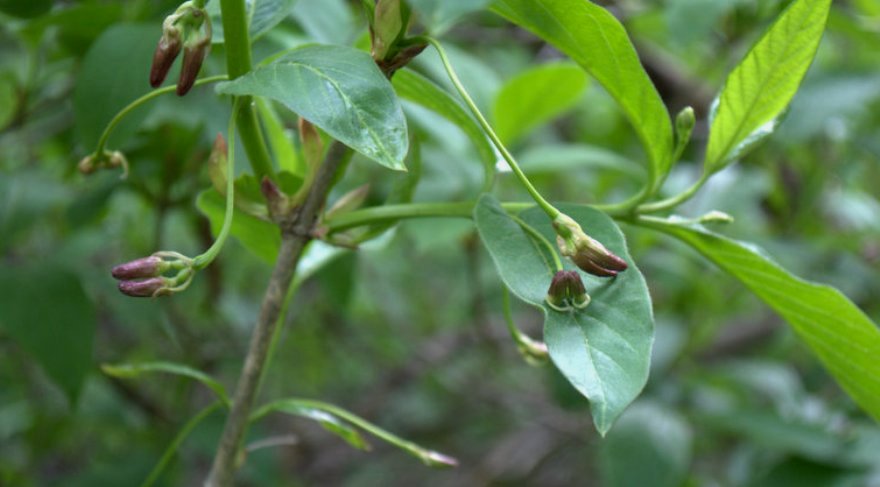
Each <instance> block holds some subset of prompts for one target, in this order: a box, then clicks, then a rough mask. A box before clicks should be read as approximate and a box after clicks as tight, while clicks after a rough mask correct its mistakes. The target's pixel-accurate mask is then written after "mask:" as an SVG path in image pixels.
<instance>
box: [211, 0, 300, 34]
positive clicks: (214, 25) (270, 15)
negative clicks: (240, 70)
mask: <svg viewBox="0 0 880 487" xmlns="http://www.w3.org/2000/svg"><path fill="white" fill-rule="evenodd" d="M295 3H296V0H249V1H248V2H247V5H248V14H249V15H250V19H249V20H248V33H249V34H250V38H251V41H253V40H255V39H257V38H259V37H260V36H262V35H263V34H265V33H266V32H269V30H271V29H272V27H275V26H276V25H278V24H279V23H280V22H281V21H282V20H284V19H285V18H286V17H287V16H288V15H290V12H291V10H293V5H294V4H295ZM207 10H208V15H210V16H211V29H212V31H213V32H212V36H211V42H213V43H215V44H217V43H223V42H224V37H223V21H222V18H221V15H220V0H212V1H211V2H210V3H208V7H207Z"/></svg>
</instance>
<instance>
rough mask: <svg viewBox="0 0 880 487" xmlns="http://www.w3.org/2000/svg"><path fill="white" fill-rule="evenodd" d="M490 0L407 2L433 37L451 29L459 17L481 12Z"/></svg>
mask: <svg viewBox="0 0 880 487" xmlns="http://www.w3.org/2000/svg"><path fill="white" fill-rule="evenodd" d="M490 1H491V0H409V2H410V4H412V6H413V8H414V9H416V12H418V14H419V20H420V21H421V23H422V24H424V25H427V26H429V27H430V28H431V32H433V33H434V34H435V35H436V34H438V33H440V32H443V31H445V30H446V29H448V28H449V27H452V25H453V24H455V22H456V21H457V20H458V19H460V18H461V17H463V16H465V15H467V14H469V13H471V12H476V11H478V10H482V9H483V8H485V7H486V5H488V4H489V2H490Z"/></svg>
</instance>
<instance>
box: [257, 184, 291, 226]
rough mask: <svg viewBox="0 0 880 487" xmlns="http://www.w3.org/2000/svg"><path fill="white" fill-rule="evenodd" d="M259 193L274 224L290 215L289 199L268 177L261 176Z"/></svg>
mask: <svg viewBox="0 0 880 487" xmlns="http://www.w3.org/2000/svg"><path fill="white" fill-rule="evenodd" d="M260 192H261V193H263V197H264V198H266V207H267V208H268V209H269V216H270V217H271V218H272V220H273V221H275V222H280V221H281V220H283V219H284V217H286V216H289V213H290V208H291V206H292V205H291V204H290V198H288V197H287V195H286V194H284V193H283V192H282V191H281V189H280V188H279V187H278V185H277V184H275V181H272V180H271V179H270V178H269V176H263V179H262V180H261V181H260Z"/></svg>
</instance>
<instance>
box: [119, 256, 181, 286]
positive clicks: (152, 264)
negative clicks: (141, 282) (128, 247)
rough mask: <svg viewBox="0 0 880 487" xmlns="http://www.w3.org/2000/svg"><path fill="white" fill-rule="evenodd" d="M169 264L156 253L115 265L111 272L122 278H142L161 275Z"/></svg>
mask: <svg viewBox="0 0 880 487" xmlns="http://www.w3.org/2000/svg"><path fill="white" fill-rule="evenodd" d="M168 268H169V265H168V263H166V262H165V261H164V260H162V258H160V257H157V256H155V255H151V256H149V257H141V258H140V259H135V260H133V261H131V262H126V263H125V264H119V265H118V266H116V267H114V268H113V269H112V270H111V271H110V273H111V274H113V277H115V278H116V279H120V280H131V279H141V278H145V277H158V276H161V275H162V274H163V273H164V272H165V271H166V270H168Z"/></svg>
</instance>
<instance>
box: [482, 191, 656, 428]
mask: <svg viewBox="0 0 880 487" xmlns="http://www.w3.org/2000/svg"><path fill="white" fill-rule="evenodd" d="M559 209H560V210H561V211H563V212H565V213H566V214H568V215H569V216H570V217H572V218H574V219H575V220H576V221H577V222H578V223H580V224H581V225H582V226H583V228H585V229H588V231H589V233H590V235H591V236H593V237H594V238H596V239H598V240H599V241H600V242H602V243H603V244H604V245H605V246H606V247H608V248H609V249H610V250H611V251H613V252H614V253H616V254H617V255H619V256H621V257H622V258H623V259H625V260H626V261H627V262H628V263H629V265H630V267H629V269H628V270H627V271H626V272H623V273H621V274H620V275H619V276H618V277H617V278H615V279H602V278H598V277H595V276H591V275H588V274H584V273H582V272H580V271H578V273H579V274H580V276H581V279H582V280H583V281H584V285H585V286H586V288H587V292H588V293H589V294H590V296H591V297H592V301H591V302H590V305H589V306H588V307H587V308H586V309H584V310H572V311H569V312H565V313H561V312H558V311H555V310H553V309H552V308H550V307H549V306H547V305H546V303H545V302H544V297H545V296H546V294H547V288H548V287H549V286H550V280H551V278H552V277H553V275H554V274H555V272H556V270H555V268H554V267H553V265H552V264H551V261H549V260H548V259H547V256H546V255H545V253H544V252H545V250H544V249H543V248H542V247H541V246H539V244H537V243H536V242H535V241H534V240H533V239H532V237H530V236H529V235H528V234H527V233H526V232H525V231H523V229H522V228H521V227H520V226H519V224H518V223H517V222H516V221H514V220H513V219H511V218H510V217H509V216H508V215H507V213H505V212H504V210H503V209H502V208H501V206H500V205H499V204H498V202H497V201H496V200H495V199H494V198H493V197H491V196H488V195H484V196H483V197H482V198H480V201H479V202H478V203H477V206H476V208H475V209H474V221H475V222H476V225H477V229H478V230H479V233H480V237H481V238H482V240H483V243H484V244H485V245H486V248H487V249H488V250H489V253H490V254H491V255H492V259H493V260H494V262H495V267H496V268H497V269H498V273H499V274H500V275H501V279H502V280H503V281H504V283H505V284H506V285H507V287H508V288H510V290H511V291H512V292H513V293H514V294H516V295H517V296H518V297H519V298H520V299H522V300H523V301H525V302H527V303H529V304H532V305H534V306H536V307H538V308H541V310H543V311H544V316H545V321H544V341H545V342H546V343H547V347H548V349H549V351H550V357H551V358H552V359H553V363H554V364H556V366H557V367H558V368H559V370H560V371H561V372H562V373H563V374H564V375H565V377H566V378H567V379H568V381H569V382H571V384H572V385H573V386H574V387H575V388H576V389H577V390H578V391H579V392H580V393H581V394H583V395H584V396H586V397H587V399H589V400H590V406H591V412H592V414H593V422H594V423H595V425H596V429H597V430H598V431H599V432H600V433H601V434H603V435H604V434H605V433H606V432H607V431H608V430H609V429H610V428H611V425H612V424H613V423H614V420H615V419H616V418H617V417H618V416H620V414H621V413H622V412H623V410H624V409H626V407H627V406H628V405H629V404H630V403H631V402H632V401H633V400H634V399H635V398H636V397H637V396H638V395H639V393H640V392H641V390H642V388H643V387H644V386H645V383H646V382H647V380H648V367H649V364H650V359H651V345H652V343H653V341H654V317H653V314H652V311H651V297H650V295H649V294H648V287H647V285H646V284H645V279H644V278H643V277H642V274H641V273H640V272H639V270H638V268H636V266H635V264H634V263H633V262H632V258H631V257H630V256H629V254H628V253H627V249H626V242H625V241H624V237H623V234H622V233H621V232H620V229H618V228H617V226H616V225H615V224H614V222H613V221H612V220H611V219H610V218H608V216H607V215H605V214H604V213H602V212H599V211H597V210H594V209H592V208H589V207H585V206H571V205H563V206H561V207H560V208H559ZM521 217H522V219H523V220H524V221H525V222H527V223H528V224H529V225H531V226H532V227H533V228H535V229H536V230H538V231H539V232H540V233H541V234H543V235H544V236H545V237H546V238H547V239H548V241H550V242H553V241H555V237H554V233H553V229H552V227H551V226H550V221H549V219H548V218H547V216H546V215H545V214H544V213H543V212H542V211H541V210H539V209H537V208H533V209H531V210H528V211H526V212H524V213H523V214H522V215H521ZM563 264H564V267H565V269H566V270H577V268H576V267H574V266H573V265H572V264H571V263H570V262H568V261H567V260H566V261H564V262H563Z"/></svg>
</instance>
